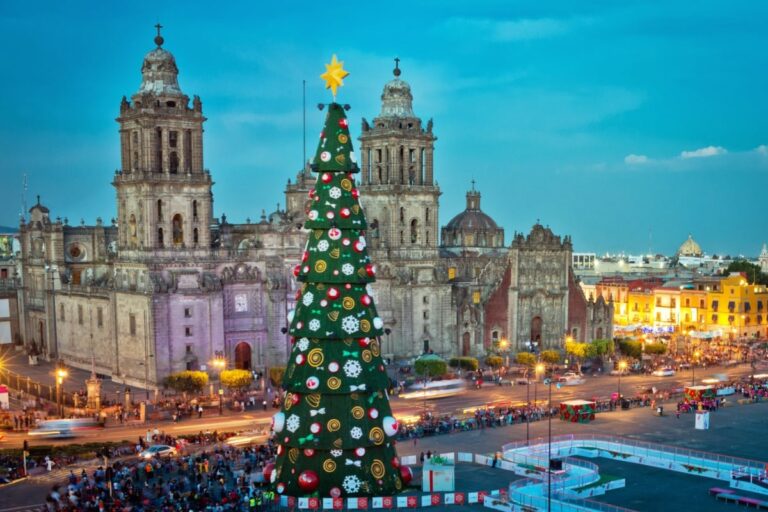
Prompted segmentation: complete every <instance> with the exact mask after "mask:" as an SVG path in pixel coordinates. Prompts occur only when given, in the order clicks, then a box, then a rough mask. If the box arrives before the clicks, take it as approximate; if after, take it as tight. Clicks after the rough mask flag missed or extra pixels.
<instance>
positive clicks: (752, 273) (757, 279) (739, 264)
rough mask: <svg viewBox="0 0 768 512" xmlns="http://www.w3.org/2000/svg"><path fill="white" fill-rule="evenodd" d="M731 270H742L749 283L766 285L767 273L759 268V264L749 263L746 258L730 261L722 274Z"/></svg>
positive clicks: (767, 283) (726, 273)
mask: <svg viewBox="0 0 768 512" xmlns="http://www.w3.org/2000/svg"><path fill="white" fill-rule="evenodd" d="M731 272H743V273H744V274H745V275H746V276H747V281H748V282H749V284H755V283H757V284H766V285H768V274H764V273H763V272H762V271H761V270H760V265H756V264H754V263H750V262H749V261H747V260H736V261H732V262H731V263H729V264H728V267H727V268H726V269H725V270H724V271H723V275H728V274H729V273H731Z"/></svg>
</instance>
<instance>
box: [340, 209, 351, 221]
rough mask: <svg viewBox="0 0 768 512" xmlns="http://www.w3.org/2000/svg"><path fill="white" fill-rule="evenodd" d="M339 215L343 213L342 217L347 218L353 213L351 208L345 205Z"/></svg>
mask: <svg viewBox="0 0 768 512" xmlns="http://www.w3.org/2000/svg"><path fill="white" fill-rule="evenodd" d="M339 215H341V218H342V219H347V218H349V216H350V215H352V212H351V211H350V209H349V208H346V207H344V208H342V209H341V211H340V212H339Z"/></svg>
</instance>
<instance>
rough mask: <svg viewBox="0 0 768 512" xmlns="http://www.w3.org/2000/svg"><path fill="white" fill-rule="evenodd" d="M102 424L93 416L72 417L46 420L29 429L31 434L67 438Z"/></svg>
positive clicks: (97, 427) (94, 428) (100, 426)
mask: <svg viewBox="0 0 768 512" xmlns="http://www.w3.org/2000/svg"><path fill="white" fill-rule="evenodd" d="M100 428H102V425H101V424H100V423H99V422H97V421H96V420H94V419H93V418H72V419H64V420H45V421H41V422H40V423H38V424H37V428H34V429H32V430H30V431H29V435H30V436H35V437H52V438H65V437H75V436H76V435H78V433H80V432H83V431H86V430H96V429H100Z"/></svg>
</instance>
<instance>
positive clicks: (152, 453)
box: [139, 444, 176, 459]
mask: <svg viewBox="0 0 768 512" xmlns="http://www.w3.org/2000/svg"><path fill="white" fill-rule="evenodd" d="M174 455H176V448H174V447H173V446H168V445H167V444H156V445H155V446H150V447H149V448H147V449H146V450H144V451H143V452H141V453H140V454H139V457H141V458H142V459H152V458H154V457H172V456H174Z"/></svg>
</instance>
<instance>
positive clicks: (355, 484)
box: [341, 475, 360, 494]
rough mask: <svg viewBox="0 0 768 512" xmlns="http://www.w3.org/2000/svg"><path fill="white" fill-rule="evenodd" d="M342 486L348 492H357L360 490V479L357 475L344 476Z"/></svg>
mask: <svg viewBox="0 0 768 512" xmlns="http://www.w3.org/2000/svg"><path fill="white" fill-rule="evenodd" d="M341 486H342V487H343V488H344V490H345V491H347V493H349V494H355V493H356V492H358V491H359V490H360V479H359V478H357V477H356V476H355V475H347V476H345V477H344V481H343V482H342V483H341Z"/></svg>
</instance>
